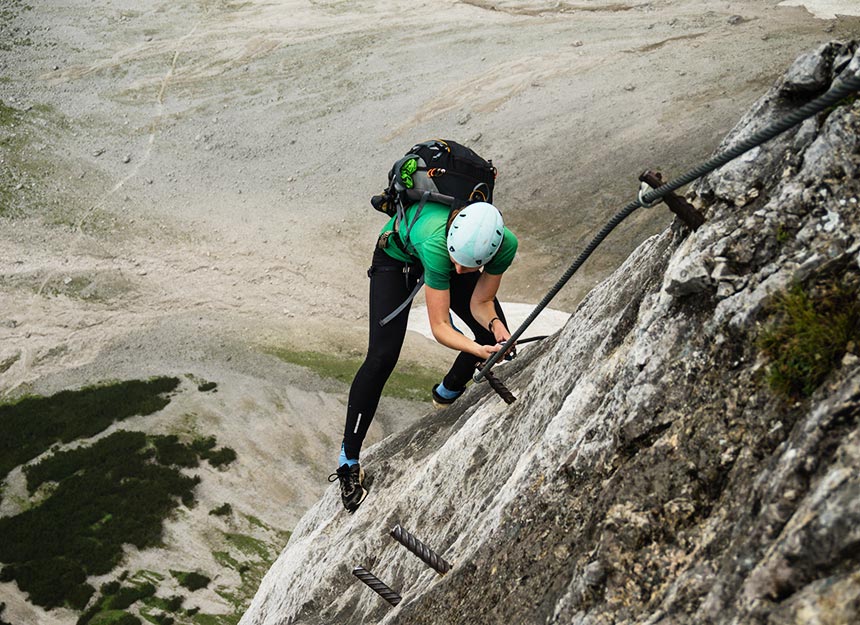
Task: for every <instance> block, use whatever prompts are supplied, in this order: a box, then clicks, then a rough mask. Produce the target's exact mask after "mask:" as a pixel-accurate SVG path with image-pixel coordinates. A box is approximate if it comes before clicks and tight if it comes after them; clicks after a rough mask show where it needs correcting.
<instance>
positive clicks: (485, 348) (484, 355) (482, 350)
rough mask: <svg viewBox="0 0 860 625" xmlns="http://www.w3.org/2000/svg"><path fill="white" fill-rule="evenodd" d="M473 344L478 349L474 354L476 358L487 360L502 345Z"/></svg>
mask: <svg viewBox="0 0 860 625" xmlns="http://www.w3.org/2000/svg"><path fill="white" fill-rule="evenodd" d="M475 345H477V346H478V351H477V352H476V353H475V355H476V356H478V358H480V359H481V360H487V359H488V358H490V356H492V355H493V354H495V353H496V352H497V351H499V350H500V349H502V346H501V345H499V344H496V345H478V344H477V343H475Z"/></svg>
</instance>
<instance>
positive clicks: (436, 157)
mask: <svg viewBox="0 0 860 625" xmlns="http://www.w3.org/2000/svg"><path fill="white" fill-rule="evenodd" d="M495 182H496V168H495V167H493V161H491V160H484V159H483V158H481V157H480V156H478V155H477V154H476V153H475V152H474V151H473V150H471V149H469V148H467V147H466V146H464V145H461V144H459V143H457V142H456V141H450V140H442V139H434V140H431V141H425V142H424V143H418V144H416V145H414V146H412V149H411V150H409V152H407V153H406V155H405V156H404V157H403V158H401V159H400V160H398V161H397V162H396V163H394V165H393V166H392V167H391V171H389V172H388V187H387V188H386V189H385V190H384V191H383V192H382V193H381V194H380V195H374V196H373V197H372V198H371V199H370V203H371V204H372V205H373V208H375V209H376V210H378V211H380V212H382V213H385V214H386V215H388V216H390V217H395V216H396V218H395V220H394V230H393V231H390V232H386V233H385V234H384V235H383V237H381V238H380V244H381V245H382V246H384V245H386V244H387V242H388V240H389V239H390V240H391V241H393V242H394V243H395V245H397V247H399V248H400V250H401V251H403V252H404V253H405V254H406V255H407V256H414V254H412V253H411V252H410V251H409V231H410V230H411V229H412V226H413V225H414V224H415V222H416V221H417V219H418V216H419V215H420V214H421V209H422V208H423V207H424V203H425V202H438V203H440V204H445V205H446V206H450V210H451V211H454V210H457V209H459V208H462V207H464V206H467V205H468V204H471V203H473V202H490V203H492V201H493V186H494V185H495ZM416 202H418V203H419V205H418V210H416V211H415V216H414V217H413V218H412V222H411V223H410V224H408V226H407V227H406V228H405V229H401V227H400V225H401V222H403V220H404V218H405V215H406V209H407V208H408V207H409V206H411V205H412V204H415V203H416ZM422 284H423V277H422V279H421V280H420V281H419V282H418V284H417V285H416V286H415V289H414V290H413V291H412V294H411V295H410V296H409V298H408V299H407V300H406V301H405V302H404V303H403V304H402V305H401V306H399V307H398V308H397V309H396V310H395V311H394V312H392V313H391V314H390V315H388V316H387V317H386V318H385V319H383V320H382V321H381V322H380V325H385V324H386V323H388V322H389V321H390V320H391V319H393V318H394V317H395V316H397V314H399V312H400V311H401V310H402V309H403V308H404V307H405V306H407V305H408V304H409V302H411V301H412V298H414V297H415V295H416V294H417V293H418V290H419V289H420V288H421V285H422Z"/></svg>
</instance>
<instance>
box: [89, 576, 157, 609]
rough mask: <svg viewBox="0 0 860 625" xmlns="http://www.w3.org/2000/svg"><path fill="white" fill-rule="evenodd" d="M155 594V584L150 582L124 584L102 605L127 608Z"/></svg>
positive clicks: (108, 607) (104, 606)
mask: <svg viewBox="0 0 860 625" xmlns="http://www.w3.org/2000/svg"><path fill="white" fill-rule="evenodd" d="M154 595H155V586H153V585H152V584H150V583H148V582H147V583H146V584H140V585H139V586H123V587H122V588H120V589H119V591H118V592H117V593H116V594H114V595H113V596H111V597H107V599H105V600H104V601H103V602H102V607H103V609H107V610H125V609H126V608H128V607H130V606H131V605H132V604H133V603H135V602H137V601H139V600H141V599H145V598H146V597H152V596H154Z"/></svg>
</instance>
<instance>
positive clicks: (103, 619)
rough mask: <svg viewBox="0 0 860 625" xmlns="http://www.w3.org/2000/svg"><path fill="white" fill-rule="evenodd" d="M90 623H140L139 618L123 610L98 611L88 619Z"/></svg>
mask: <svg viewBox="0 0 860 625" xmlns="http://www.w3.org/2000/svg"><path fill="white" fill-rule="evenodd" d="M89 624H90V625H141V623H140V619H139V618H137V617H136V616H135V615H134V614H130V613H129V612H126V611H124V610H108V611H106V612H100V613H99V614H98V615H96V617H95V618H93V619H92V620H91V621H89Z"/></svg>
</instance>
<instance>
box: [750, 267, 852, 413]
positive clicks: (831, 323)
mask: <svg viewBox="0 0 860 625" xmlns="http://www.w3.org/2000/svg"><path fill="white" fill-rule="evenodd" d="M773 312H774V313H775V321H774V322H773V323H772V324H771V325H770V326H769V327H767V328H766V329H765V331H764V332H762V334H761V336H760V337H759V340H758V345H759V347H760V348H761V350H762V351H763V353H764V354H765V355H766V356H767V357H768V358H769V359H770V365H769V367H768V372H767V380H768V383H769V384H770V386H771V388H772V389H773V390H774V391H775V392H776V393H777V394H779V395H781V396H782V397H784V398H786V399H790V400H797V399H802V398H805V397H809V396H810V395H811V394H812V393H813V392H814V391H815V389H817V388H818V386H819V385H820V384H821V383H822V382H823V381H824V379H825V378H826V377H827V376H828V375H830V373H831V372H832V371H833V370H834V369H836V368H837V367H838V366H839V365H840V363H841V361H842V358H843V357H844V355H845V353H846V351H848V350H849V349H855V348H856V346H857V345H858V343H860V301H858V288H857V285H856V283H855V282H853V281H852V279H851V278H850V276H845V277H842V278H828V279H823V280H821V281H820V282H819V283H817V284H814V285H812V286H810V287H808V288H806V289H804V288H803V287H802V286H800V285H798V286H795V287H793V288H792V289H790V290H789V291H788V292H786V293H783V294H782V295H780V296H779V297H778V298H777V299H776V301H775V303H774V306H773Z"/></svg>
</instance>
